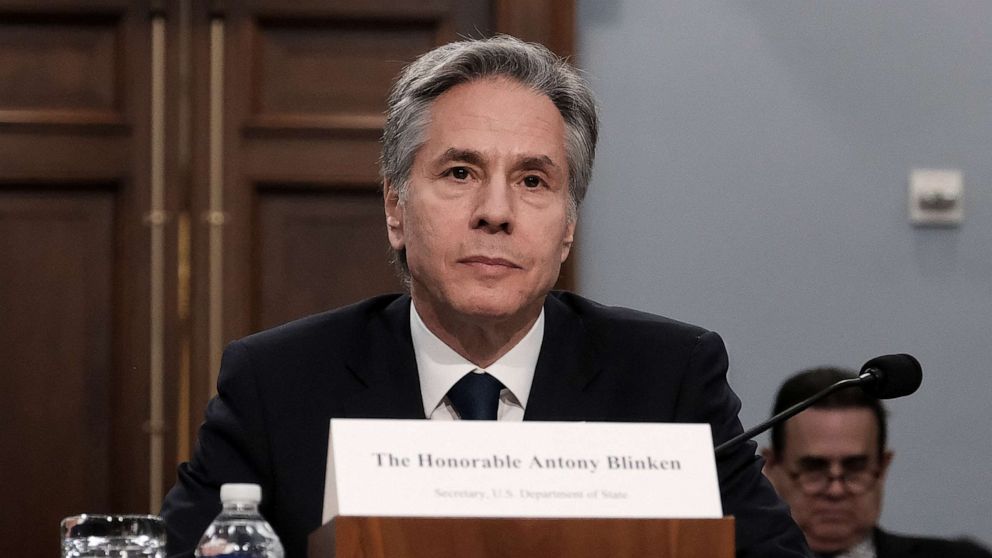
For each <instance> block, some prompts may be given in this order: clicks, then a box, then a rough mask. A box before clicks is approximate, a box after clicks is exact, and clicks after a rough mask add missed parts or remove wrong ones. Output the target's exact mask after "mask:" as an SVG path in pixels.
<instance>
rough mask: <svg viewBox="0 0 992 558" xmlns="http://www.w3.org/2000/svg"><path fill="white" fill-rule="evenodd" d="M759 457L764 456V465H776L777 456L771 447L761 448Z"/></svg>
mask: <svg viewBox="0 0 992 558" xmlns="http://www.w3.org/2000/svg"><path fill="white" fill-rule="evenodd" d="M761 457H763V458H765V467H774V466H776V465H778V458H776V457H775V452H774V451H772V448H761Z"/></svg>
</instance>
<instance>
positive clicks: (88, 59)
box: [0, 0, 178, 556]
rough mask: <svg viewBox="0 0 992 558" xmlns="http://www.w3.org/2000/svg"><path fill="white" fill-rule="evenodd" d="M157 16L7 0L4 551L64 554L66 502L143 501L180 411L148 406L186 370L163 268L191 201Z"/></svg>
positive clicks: (1, 190) (144, 10)
mask: <svg viewBox="0 0 992 558" xmlns="http://www.w3.org/2000/svg"><path fill="white" fill-rule="evenodd" d="M152 16H153V14H152V11H151V7H150V6H149V4H148V3H147V2H127V1H112V0H94V1H88V2H76V3H70V2H55V1H40V0H34V1H30V2H27V1H23V2H12V1H6V0H5V1H3V2H0V374H2V377H3V389H0V444H2V450H0V477H2V478H3V479H4V482H3V483H0V502H3V505H0V555H3V556H55V555H57V554H58V552H59V551H58V548H59V547H58V523H59V519H60V518H61V517H63V516H66V515H70V514H78V513H82V512H111V511H117V512H136V511H137V512H146V511H148V510H149V506H150V504H151V497H152V496H151V495H152V492H153V491H154V489H153V486H152V485H153V483H152V478H153V477H152V475H151V474H150V471H151V468H152V460H153V454H154V455H155V456H158V457H157V458H158V467H159V469H161V465H162V463H163V461H164V458H163V457H162V456H163V455H164V454H163V448H164V447H165V445H166V444H167V441H166V437H165V436H164V434H163V431H164V426H165V425H166V424H167V423H173V422H174V421H175V417H174V416H170V415H169V414H168V413H167V412H166V411H165V408H164V407H163V406H162V405H157V406H154V408H153V404H152V401H153V400H157V401H159V402H161V401H164V398H165V397H166V396H167V394H166V392H165V391H164V374H165V371H166V370H168V369H170V368H172V367H173V365H174V359H173V358H171V357H170V356H169V354H170V353H174V351H170V347H169V338H170V336H171V334H172V332H173V331H174V326H175V318H174V317H170V315H172V314H173V313H170V312H168V311H167V309H168V307H169V305H170V304H172V303H173V301H174V296H173V295H171V294H170V293H174V292H175V279H174V277H175V276H174V274H173V275H172V276H171V277H170V276H168V275H166V274H164V273H158V274H157V275H156V276H155V279H154V280H153V278H152V276H153V273H152V272H153V269H157V270H160V271H161V270H162V269H166V268H168V267H170V266H174V265H175V258H174V253H175V250H174V240H170V239H174V238H175V227H174V223H173V222H171V221H170V220H169V219H168V215H169V214H170V210H171V209H173V208H174V207H175V204H176V203H177V202H178V199H177V197H176V196H175V192H174V191H166V189H165V188H164V187H163V185H164V184H165V182H166V181H167V175H168V174H169V173H168V172H167V171H166V170H165V169H166V167H167V166H168V164H169V163H170V161H171V160H170V159H167V157H166V153H165V152H164V150H163V149H162V145H163V142H164V141H166V138H167V137H168V135H169V134H171V132H170V130H168V126H167V124H166V122H165V120H164V119H162V118H159V119H158V122H157V123H155V124H154V130H153V118H152V88H153V84H152V80H153V68H152V66H151V64H150V60H151V58H152V50H153V44H152V43H153V36H152V26H151V25H150V20H151V19H152ZM159 29H160V33H161V35H160V38H164V36H165V27H164V24H163V25H160V26H159ZM157 54H162V51H161V49H159V50H158V51H157ZM156 71H157V72H159V75H160V76H164V75H165V73H166V72H167V70H166V67H165V65H164V64H161V65H159V67H158V69H157V70H156ZM164 96H165V95H164V92H163V91H162V90H161V88H159V92H158V97H157V98H158V99H164ZM159 108H160V109H161V110H160V111H159V113H160V114H163V113H164V109H165V106H164V105H161V106H160V107H159ZM153 136H155V137H157V138H158V142H159V145H158V146H157V147H156V148H155V149H154V151H155V155H153V145H152V143H153ZM153 161H154V164H153ZM153 166H154V167H155V168H154V171H155V172H156V173H157V176H156V177H153ZM170 254H173V255H170ZM153 391H154V394H153ZM172 397H173V398H175V397H176V394H175V393H174V392H173V393H172ZM150 434H154V436H150ZM160 483H161V481H158V483H157V484H160Z"/></svg>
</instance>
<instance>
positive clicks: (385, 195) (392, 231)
mask: <svg viewBox="0 0 992 558" xmlns="http://www.w3.org/2000/svg"><path fill="white" fill-rule="evenodd" d="M382 201H383V206H384V207H385V210H386V234H387V235H388V236H389V244H390V246H392V247H393V250H402V249H403V247H404V245H405V240H404V236H403V213H404V208H403V204H401V203H400V196H399V192H397V191H396V188H395V187H393V185H392V183H390V182H389V180H384V181H383V183H382Z"/></svg>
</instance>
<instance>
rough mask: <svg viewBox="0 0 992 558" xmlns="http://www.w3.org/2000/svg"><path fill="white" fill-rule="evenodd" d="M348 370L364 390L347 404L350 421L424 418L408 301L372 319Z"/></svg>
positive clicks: (399, 300)
mask: <svg viewBox="0 0 992 558" xmlns="http://www.w3.org/2000/svg"><path fill="white" fill-rule="evenodd" d="M361 339H362V340H361V342H360V343H359V344H358V346H357V347H355V350H354V351H353V352H352V356H351V358H350V359H349V360H348V363H347V367H348V369H349V370H351V372H352V373H353V374H354V375H355V376H356V377H357V378H358V379H359V381H360V382H362V384H363V385H364V386H365V389H364V390H360V391H359V392H358V393H356V394H355V395H354V396H353V397H352V398H351V400H350V401H349V402H348V404H347V406H346V408H347V415H348V416H349V417H353V418H407V419H422V418H425V417H424V406H423V399H422V397H421V394H420V377H419V375H418V373H417V359H416V357H415V356H414V353H413V342H412V340H411V339H410V297H409V296H401V297H399V298H397V299H396V300H394V301H393V302H392V303H390V304H389V305H388V306H387V307H386V308H385V309H384V310H383V311H381V312H377V313H375V314H373V315H372V317H371V318H370V319H369V321H368V323H367V324H366V328H365V331H364V332H363V334H362V338H361Z"/></svg>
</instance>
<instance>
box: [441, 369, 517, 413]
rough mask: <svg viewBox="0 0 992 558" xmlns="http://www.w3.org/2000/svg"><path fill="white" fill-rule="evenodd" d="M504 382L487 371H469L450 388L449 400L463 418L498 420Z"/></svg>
mask: <svg viewBox="0 0 992 558" xmlns="http://www.w3.org/2000/svg"><path fill="white" fill-rule="evenodd" d="M502 389H503V384H502V383H500V381H499V380H497V379H496V378H494V377H492V376H490V375H489V374H488V373H486V372H482V373H476V372H475V371H473V372H469V373H468V374H465V375H464V376H462V379H460V380H458V382H457V383H455V385H454V386H452V387H451V389H450V390H448V400H449V401H451V404H452V405H454V406H455V410H456V411H458V416H459V417H461V419H462V420H496V411H497V410H498V409H499V393H500V390H502Z"/></svg>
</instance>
